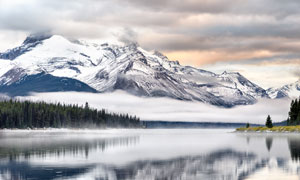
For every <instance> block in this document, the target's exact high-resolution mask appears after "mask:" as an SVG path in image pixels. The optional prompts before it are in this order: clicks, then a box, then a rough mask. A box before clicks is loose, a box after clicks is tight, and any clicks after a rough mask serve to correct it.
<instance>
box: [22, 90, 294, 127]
mask: <svg viewBox="0 0 300 180" xmlns="http://www.w3.org/2000/svg"><path fill="white" fill-rule="evenodd" d="M19 98H21V99H28V100H34V101H42V100H43V101H47V102H53V103H58V102H61V103H66V104H79V105H82V106H83V105H84V104H85V102H89V105H90V106H91V107H94V108H98V109H102V108H104V109H106V110H108V111H110V112H120V113H129V114H131V115H137V116H138V117H140V118H141V119H142V120H152V121H157V120H163V121H187V122H244V123H246V122H250V123H258V124H264V123H265V119H266V116H267V115H268V114H270V115H271V117H272V120H273V122H280V121H283V120H285V119H286V118H287V115H288V111H289V104H290V100H289V99H279V100H270V99H261V100H260V101H259V102H258V103H256V104H254V105H247V106H238V107H235V108H230V109H226V108H219V107H216V106H212V105H208V104H204V103H200V102H188V101H180V100H174V99H169V98H141V97H136V96H133V95H129V94H127V93H125V92H122V91H117V92H114V93H102V94H93V93H76V92H73V93H72V92H60V93H37V94H33V95H31V96H28V97H19Z"/></svg>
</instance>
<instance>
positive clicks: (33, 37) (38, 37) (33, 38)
mask: <svg viewBox="0 0 300 180" xmlns="http://www.w3.org/2000/svg"><path fill="white" fill-rule="evenodd" d="M52 36H53V35H52V34H48V33H35V34H30V35H29V36H27V37H26V39H25V40H24V42H23V44H29V43H35V42H38V41H43V40H45V39H49V38H51V37H52Z"/></svg>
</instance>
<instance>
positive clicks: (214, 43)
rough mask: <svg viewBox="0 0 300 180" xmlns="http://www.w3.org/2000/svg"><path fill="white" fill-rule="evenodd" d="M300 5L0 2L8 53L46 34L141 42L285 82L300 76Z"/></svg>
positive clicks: (160, 0) (0, 45)
mask: <svg viewBox="0 0 300 180" xmlns="http://www.w3.org/2000/svg"><path fill="white" fill-rule="evenodd" d="M299 9H300V1H299V0H248V1H245V0H151V1H149V0H64V1H61V0H26V1H25V0H0V52H2V51H5V50H6V49H8V48H13V47H16V46H17V45H20V44H21V43H22V41H23V40H24V39H25V37H26V36H27V35H29V34H32V33H39V32H48V33H53V34H59V35H63V36H65V37H69V38H75V39H86V40H90V41H94V42H95V41H96V42H97V41H100V40H101V41H105V40H107V41H112V42H113V41H114V40H115V41H121V42H125V43H126V42H130V41H135V42H138V43H139V44H140V46H141V47H143V48H144V49H146V50H158V51H161V52H163V53H164V54H165V55H167V57H168V58H169V59H170V60H178V61H179V62H180V63H181V64H183V65H192V66H195V67H199V68H202V69H206V70H211V71H213V72H217V73H221V72H222V71H224V70H227V71H239V72H241V73H242V74H243V75H244V76H246V77H247V78H249V79H250V80H251V81H253V82H255V83H257V84H258V85H260V86H262V87H263V88H268V87H279V86H282V85H284V84H287V83H292V82H295V81H297V80H298V79H299V77H300V73H299V72H300V71H299V69H300V11H299Z"/></svg>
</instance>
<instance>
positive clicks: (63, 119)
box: [0, 100, 140, 129]
mask: <svg viewBox="0 0 300 180" xmlns="http://www.w3.org/2000/svg"><path fill="white" fill-rule="evenodd" d="M139 126H140V119H139V118H137V117H135V116H134V117H133V116H129V115H128V114H116V113H108V112H106V111H105V110H104V109H102V110H97V109H92V108H90V107H89V105H88V103H86V104H85V106H84V107H83V106H78V105H65V104H60V103H56V104H54V103H50V104H49V103H46V102H30V101H17V100H7V101H1V102H0V128H2V129H3V128H19V129H24V128H48V127H51V128H107V127H109V128H114V127H123V128H134V127H139Z"/></svg>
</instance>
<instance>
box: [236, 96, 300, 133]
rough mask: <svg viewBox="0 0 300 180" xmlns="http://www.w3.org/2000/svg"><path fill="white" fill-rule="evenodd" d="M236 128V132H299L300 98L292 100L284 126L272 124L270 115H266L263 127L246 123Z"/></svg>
mask: <svg viewBox="0 0 300 180" xmlns="http://www.w3.org/2000/svg"><path fill="white" fill-rule="evenodd" d="M236 130H237V131H238V132H239V131H242V132H246V131H247V132H264V131H271V132H300V98H299V99H295V100H292V102H291V105H290V111H289V113H288V118H287V120H286V126H273V123H272V119H271V116H270V115H268V117H267V119H266V123H265V126H264V127H262V126H259V127H250V124H249V123H247V124H246V127H241V128H237V129H236Z"/></svg>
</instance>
